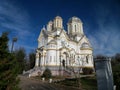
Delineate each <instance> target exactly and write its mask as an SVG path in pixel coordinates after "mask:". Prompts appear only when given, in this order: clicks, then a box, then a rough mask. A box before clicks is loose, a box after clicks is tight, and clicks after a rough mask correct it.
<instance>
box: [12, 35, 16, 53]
mask: <svg viewBox="0 0 120 90" xmlns="http://www.w3.org/2000/svg"><path fill="white" fill-rule="evenodd" d="M15 42H17V38H16V37H14V38H13V39H12V47H11V53H12V52H13V47H14V43H15Z"/></svg>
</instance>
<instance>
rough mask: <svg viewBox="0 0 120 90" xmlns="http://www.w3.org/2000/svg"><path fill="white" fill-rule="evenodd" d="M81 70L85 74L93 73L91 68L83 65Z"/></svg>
mask: <svg viewBox="0 0 120 90" xmlns="http://www.w3.org/2000/svg"><path fill="white" fill-rule="evenodd" d="M82 71H83V74H85V75H88V74H92V73H93V68H88V67H84V68H83V69H82Z"/></svg>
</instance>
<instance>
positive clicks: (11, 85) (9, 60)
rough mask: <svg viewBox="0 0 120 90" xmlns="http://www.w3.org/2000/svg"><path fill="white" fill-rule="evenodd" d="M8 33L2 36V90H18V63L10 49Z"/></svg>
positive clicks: (0, 88)
mask: <svg viewBox="0 0 120 90" xmlns="http://www.w3.org/2000/svg"><path fill="white" fill-rule="evenodd" d="M8 41H9V39H8V33H6V32H4V33H3V34H2V35H1V36H0V90H17V80H16V77H17V74H18V68H17V62H16V59H15V56H14V54H12V53H10V52H9V49H8Z"/></svg>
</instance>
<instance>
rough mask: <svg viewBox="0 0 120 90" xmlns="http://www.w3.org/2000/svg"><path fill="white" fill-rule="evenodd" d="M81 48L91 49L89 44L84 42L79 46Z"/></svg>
mask: <svg viewBox="0 0 120 90" xmlns="http://www.w3.org/2000/svg"><path fill="white" fill-rule="evenodd" d="M81 48H82V49H87V48H91V46H90V45H89V43H86V42H84V43H83V44H82V45H81Z"/></svg>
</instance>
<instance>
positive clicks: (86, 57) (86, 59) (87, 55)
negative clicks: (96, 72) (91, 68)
mask: <svg viewBox="0 0 120 90" xmlns="http://www.w3.org/2000/svg"><path fill="white" fill-rule="evenodd" d="M88 58H89V57H88V55H87V56H86V63H88Z"/></svg>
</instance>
